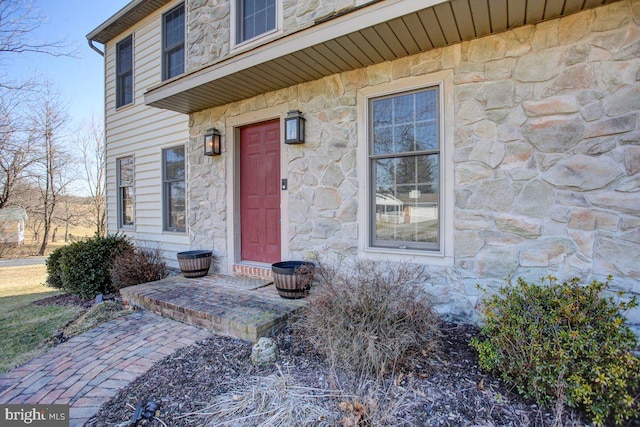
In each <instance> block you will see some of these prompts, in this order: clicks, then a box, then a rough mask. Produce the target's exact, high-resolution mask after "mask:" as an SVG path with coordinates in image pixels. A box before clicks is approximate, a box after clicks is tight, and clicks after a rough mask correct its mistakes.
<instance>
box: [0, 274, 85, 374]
mask: <svg viewBox="0 0 640 427" xmlns="http://www.w3.org/2000/svg"><path fill="white" fill-rule="evenodd" d="M45 277H46V268H45V266H44V265H33V266H24V267H0V348H1V349H2V351H1V352H0V373H1V372H6V371H8V370H10V369H12V368H14V367H15V366H18V365H20V364H22V363H24V362H26V361H28V360H30V359H31V358H33V357H35V356H37V355H39V354H42V353H44V352H45V351H46V350H47V348H48V346H49V344H47V339H48V338H50V337H51V336H52V335H54V334H55V333H57V332H58V331H60V330H61V329H62V328H63V326H64V325H65V324H67V323H68V322H69V321H70V320H72V319H74V318H75V317H77V315H78V314H79V313H80V312H81V311H82V309H81V308H80V307H63V306H36V305H34V304H32V302H33V301H36V300H38V299H42V298H46V297H49V296H52V295H56V294H58V292H51V291H49V290H48V289H47V288H45V287H44V280H45Z"/></svg>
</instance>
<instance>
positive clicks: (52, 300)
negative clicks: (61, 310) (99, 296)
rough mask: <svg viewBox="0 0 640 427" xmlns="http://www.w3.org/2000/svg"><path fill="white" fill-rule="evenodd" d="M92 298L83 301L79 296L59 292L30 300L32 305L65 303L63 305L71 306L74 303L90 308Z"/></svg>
mask: <svg viewBox="0 0 640 427" xmlns="http://www.w3.org/2000/svg"><path fill="white" fill-rule="evenodd" d="M93 303H94V301H93V300H88V301H85V300H83V299H82V298H80V297H77V296H75V295H71V294H60V295H54V296H52V297H47V298H42V299H39V300H36V301H34V302H32V304H34V305H40V306H47V305H65V306H73V305H76V306H78V307H82V308H85V309H87V308H90V307H91V306H92V305H93Z"/></svg>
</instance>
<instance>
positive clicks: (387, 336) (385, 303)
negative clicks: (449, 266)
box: [295, 260, 439, 379]
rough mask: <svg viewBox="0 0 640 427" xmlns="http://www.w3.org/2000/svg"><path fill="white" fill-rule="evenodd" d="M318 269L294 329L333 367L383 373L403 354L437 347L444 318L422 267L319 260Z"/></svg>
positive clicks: (367, 373) (366, 374)
mask: <svg viewBox="0 0 640 427" xmlns="http://www.w3.org/2000/svg"><path fill="white" fill-rule="evenodd" d="M316 273H317V274H316V277H317V278H318V281H319V283H318V286H316V290H315V292H314V293H313V294H312V295H311V297H310V299H309V305H308V307H306V308H305V309H304V311H303V313H302V315H301V316H300V318H299V320H298V321H297V322H296V324H295V328H296V329H297V330H298V332H299V333H300V335H301V336H302V337H303V339H305V340H307V341H308V342H309V343H310V344H311V345H312V346H313V347H314V349H315V350H316V351H318V352H319V353H320V354H322V355H324V356H326V357H327V360H328V362H329V363H330V365H331V366H332V367H333V368H335V367H341V368H344V369H348V370H351V371H354V372H356V373H358V375H360V377H361V379H364V378H369V377H372V376H378V377H379V378H380V377H381V376H383V375H384V374H385V373H387V372H391V371H393V370H395V368H396V366H397V364H398V362H400V361H401V360H402V359H403V358H404V357H407V356H409V355H411V354H415V353H416V352H418V353H419V352H421V353H423V354H428V353H430V352H431V351H432V350H434V348H435V345H436V341H437V338H438V336H439V319H438V317H437V315H436V314H435V313H434V312H433V311H432V309H431V307H432V303H431V301H430V298H429V295H428V294H427V292H426V291H425V289H424V288H423V286H422V285H423V284H424V282H425V280H426V279H427V278H428V275H427V274H426V272H425V270H424V268H423V267H422V266H420V265H417V264H411V263H407V262H405V263H391V262H374V261H367V260H356V261H353V262H351V261H344V260H341V261H337V262H333V263H326V262H320V263H319V266H318V268H317V270H316Z"/></svg>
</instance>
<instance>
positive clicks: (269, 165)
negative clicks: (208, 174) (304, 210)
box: [240, 120, 280, 263]
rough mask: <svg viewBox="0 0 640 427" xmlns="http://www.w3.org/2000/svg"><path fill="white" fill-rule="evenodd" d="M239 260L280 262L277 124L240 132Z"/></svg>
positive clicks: (278, 139)
mask: <svg viewBox="0 0 640 427" xmlns="http://www.w3.org/2000/svg"><path fill="white" fill-rule="evenodd" d="M240 216H241V217H240V222H241V227H240V228H241V233H242V234H241V247H242V250H241V253H242V254H241V256H242V260H243V261H256V262H264V263H274V262H278V261H280V122H279V121H278V120H276V121H273V122H266V123H259V124H257V125H251V126H247V127H243V128H241V129H240Z"/></svg>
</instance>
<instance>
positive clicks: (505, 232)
mask: <svg viewBox="0 0 640 427" xmlns="http://www.w3.org/2000/svg"><path fill="white" fill-rule="evenodd" d="M441 70H451V71H453V83H454V99H455V117H454V125H455V132H454V140H453V141H446V143H447V144H450V145H451V146H452V147H453V148H454V150H453V161H452V164H453V165H454V166H455V190H454V191H455V231H454V242H455V243H454V254H455V261H454V264H453V265H451V266H430V267H429V269H430V272H431V280H430V286H429V289H430V290H431V291H432V292H433V293H434V295H435V296H436V300H437V302H438V303H439V306H438V307H439V309H440V310H441V311H442V312H446V313H449V314H451V315H452V316H453V317H457V318H464V319H473V318H474V316H475V310H474V307H475V306H476V305H477V303H478V300H479V298H480V296H481V295H480V292H479V291H478V289H477V287H476V285H477V284H482V285H484V286H486V287H488V288H490V289H492V288H493V289H494V288H495V287H496V286H498V285H500V284H502V283H503V280H504V279H505V278H506V277H507V276H513V277H517V276H522V277H525V278H527V279H529V280H534V281H537V280H538V279H539V278H541V277H542V276H545V275H547V274H553V275H555V276H557V277H558V278H560V279H562V280H566V279H570V278H571V277H574V276H579V277H582V278H585V279H588V280H591V279H594V278H595V279H604V278H606V276H607V275H609V274H611V275H613V276H614V278H615V279H614V281H613V286H614V288H616V289H622V290H624V291H631V292H633V293H640V125H639V115H640V0H627V1H621V2H618V3H613V4H611V5H607V6H603V7H599V8H597V9H595V10H590V11H585V12H581V13H578V14H575V15H571V16H568V17H564V18H561V19H556V20H552V21H548V22H544V23H540V24H537V25H529V26H525V27H522V28H518V29H515V30H512V31H508V32H504V33H501V34H497V35H493V36H488V37H484V38H481V39H477V40H473V41H470V42H464V43H460V44H457V45H454V46H450V47H446V48H443V49H436V50H433V51H430V52H427V53H423V54H419V55H414V56H410V57H407V58H402V59H398V60H396V61H392V62H385V63H382V64H379V65H375V66H371V67H368V68H365V69H359V70H355V71H351V72H346V73H341V74H336V75H333V76H330V77H327V78H324V79H321V80H317V81H313V82H310V83H306V84H301V85H298V86H295V87H291V88H288V89H284V90H281V91H277V92H272V93H267V94H264V95H260V96H258V97H255V98H252V99H248V100H244V101H241V102H237V103H234V104H230V105H226V106H223V107H218V108H214V109H211V110H207V111H204V112H201V113H196V114H193V115H192V116H191V123H190V125H191V139H190V142H189V151H190V153H189V163H190V173H191V179H190V183H191V185H190V202H189V212H190V217H189V222H190V230H191V239H192V245H193V247H210V246H211V245H212V244H213V247H214V249H215V250H216V251H217V252H218V254H219V255H220V261H221V262H220V263H219V264H218V265H219V268H221V269H223V270H224V269H225V268H226V259H227V257H228V256H229V254H227V253H226V250H227V246H226V239H227V238H229V236H226V230H227V228H226V221H227V220H228V219H229V218H228V217H227V216H226V197H227V191H229V189H228V186H227V185H226V184H225V182H224V179H225V173H226V171H225V162H224V156H223V157H221V158H216V159H211V160H206V161H205V159H203V156H202V154H201V151H202V142H201V141H202V134H203V133H204V131H205V130H206V129H208V128H209V127H212V126H215V127H217V128H218V129H224V128H225V120H226V118H228V117H233V116H236V115H238V114H241V113H246V112H249V111H256V110H260V109H263V108H266V107H267V106H273V105H281V104H285V105H286V106H287V108H288V109H293V108H298V109H300V110H301V111H303V112H304V113H305V117H306V118H307V141H308V142H307V143H306V144H304V146H295V147H290V146H284V147H283V149H284V150H288V157H289V159H290V162H289V164H288V176H287V178H288V179H289V203H288V207H287V209H288V216H289V223H288V229H287V233H288V236H289V247H290V252H291V253H290V255H291V257H292V258H304V257H306V256H308V255H309V253H310V251H314V250H315V251H318V252H322V251H323V250H326V248H327V247H328V246H330V247H331V248H332V249H334V250H335V249H337V250H340V251H341V252H347V253H353V254H354V255H355V254H357V245H358V233H366V230H364V229H363V228H362V225H360V224H358V222H357V212H358V203H357V200H358V179H364V177H358V176H357V173H356V171H357V159H358V150H360V149H362V147H358V146H357V140H358V138H357V137H358V135H357V132H358V129H357V127H356V118H357V116H358V114H362V112H361V111H358V106H357V93H358V90H359V89H362V88H365V87H370V86H376V85H379V84H382V83H386V82H390V81H397V80H401V79H403V78H405V77H409V76H420V75H425V76H426V75H429V74H431V73H434V72H437V71H441ZM630 319H631V320H632V322H633V323H634V324H636V325H638V324H640V313H639V312H634V313H631V314H630Z"/></svg>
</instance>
